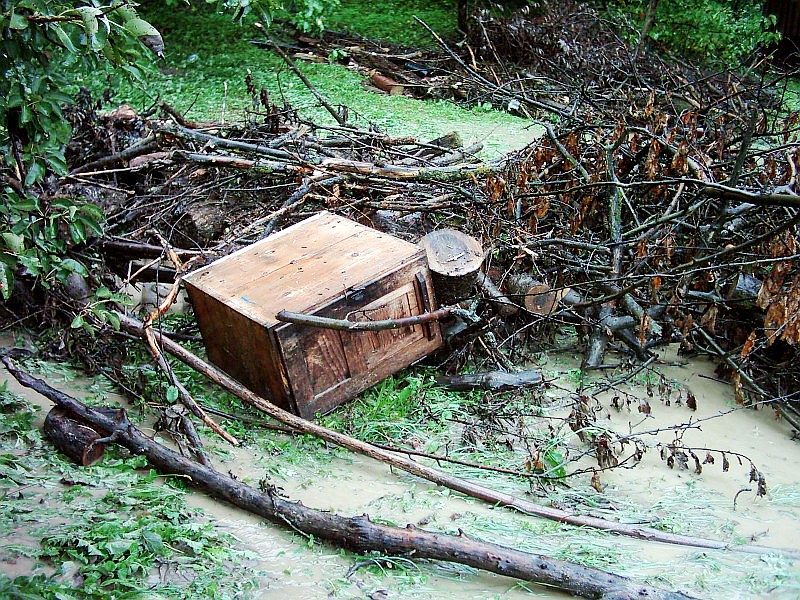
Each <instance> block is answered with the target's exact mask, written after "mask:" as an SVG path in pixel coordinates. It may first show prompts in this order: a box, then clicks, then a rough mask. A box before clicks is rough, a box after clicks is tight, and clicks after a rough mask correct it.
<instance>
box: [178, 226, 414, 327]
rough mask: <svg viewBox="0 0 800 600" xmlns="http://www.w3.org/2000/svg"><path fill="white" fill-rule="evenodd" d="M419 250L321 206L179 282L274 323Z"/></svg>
mask: <svg viewBox="0 0 800 600" xmlns="http://www.w3.org/2000/svg"><path fill="white" fill-rule="evenodd" d="M424 253H425V251H424V250H423V249H422V248H420V247H419V246H416V245H414V244H411V243H409V242H406V241H404V240H401V239H398V238H396V237H393V236H391V235H389V234H386V233H381V232H380V231H376V230H374V229H371V228H369V227H366V226H364V225H360V224H359V223H356V222H355V221H351V220H350V219H346V218H344V217H340V216H337V215H334V214H331V213H328V212H322V213H319V214H317V215H315V216H313V217H310V218H308V219H306V220H304V221H301V222H300V223H297V224H295V225H292V226H291V227H287V228H286V229H284V230H282V231H280V232H278V233H275V234H273V235H271V236H269V237H267V238H265V239H263V240H261V241H259V242H256V243H255V244H252V245H250V246H248V247H246V248H242V249H241V250H238V251H236V252H234V253H232V254H230V255H228V256H225V257H223V258H221V259H219V260H217V261H215V262H213V263H212V264H210V265H207V266H205V267H202V268H200V269H198V270H196V271H193V272H192V273H190V274H189V275H187V276H186V277H185V278H184V281H185V282H186V283H187V284H188V285H189V286H192V287H194V288H196V289H197V290H199V291H201V292H203V293H205V294H208V295H209V296H212V297H213V298H215V299H217V300H219V301H220V302H222V303H223V304H225V305H227V306H229V307H231V308H232V309H234V310H236V311H237V312H239V313H240V314H243V315H245V316H247V317H248V318H250V319H252V320H253V321H256V322H258V323H261V324H263V325H266V326H268V327H269V326H273V325H277V324H278V323H279V322H278V321H277V320H276V319H275V315H276V314H277V313H278V312H280V311H281V310H288V311H293V312H313V311H314V310H315V309H317V308H319V307H320V306H322V305H324V304H327V303H328V302H329V301H330V300H331V299H332V298H337V297H340V296H342V295H343V294H345V293H346V292H348V291H349V290H353V289H358V288H360V287H362V286H363V285H364V284H366V283H368V282H370V281H373V280H375V279H378V278H380V277H381V276H382V275H384V274H386V273H388V272H391V271H393V270H395V269H397V268H398V267H399V266H402V265H403V264H406V263H408V262H410V261H413V260H417V259H418V258H419V257H420V256H422V255H424Z"/></svg>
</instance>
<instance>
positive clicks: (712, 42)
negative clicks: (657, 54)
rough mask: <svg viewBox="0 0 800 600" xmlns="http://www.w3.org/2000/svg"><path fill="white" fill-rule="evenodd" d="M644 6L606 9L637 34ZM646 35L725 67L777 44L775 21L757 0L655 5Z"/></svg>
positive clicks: (641, 1) (633, 1)
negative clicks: (633, 28) (631, 26)
mask: <svg viewBox="0 0 800 600" xmlns="http://www.w3.org/2000/svg"><path fill="white" fill-rule="evenodd" d="M649 4H650V2H649V0H619V1H617V2H613V3H612V4H611V10H612V13H615V14H616V15H617V16H619V17H622V18H623V19H625V20H627V21H628V22H630V23H632V24H635V29H636V30H641V28H642V26H643V24H644V21H645V18H646V15H647V10H648V5H649ZM649 35H650V37H651V38H652V39H654V40H656V41H657V42H659V43H660V44H662V45H663V46H665V47H666V48H668V49H670V50H673V51H675V52H677V53H679V54H682V55H687V56H689V57H692V58H696V59H700V60H705V61H710V62H722V63H725V64H726V65H732V64H737V63H738V62H739V61H740V60H741V59H742V58H744V57H747V56H748V55H750V54H751V53H752V52H754V51H755V50H757V49H759V48H761V47H763V46H767V45H769V44H772V43H774V42H776V41H777V40H778V39H779V35H778V34H777V33H776V32H775V17H774V16H771V15H767V14H765V12H764V2H763V1H761V0H698V1H697V2H681V1H680V0H660V1H659V2H658V6H657V9H656V13H655V20H654V21H653V27H652V29H651V30H650V32H649Z"/></svg>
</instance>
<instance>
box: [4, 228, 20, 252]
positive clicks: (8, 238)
mask: <svg viewBox="0 0 800 600" xmlns="http://www.w3.org/2000/svg"><path fill="white" fill-rule="evenodd" d="M3 241H4V242H5V243H6V248H8V249H9V250H11V251H12V252H17V253H19V252H22V251H24V250H25V238H24V237H23V236H21V235H17V234H16V233H11V232H10V231H4V232H3Z"/></svg>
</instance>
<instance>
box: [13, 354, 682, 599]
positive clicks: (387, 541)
mask: <svg viewBox="0 0 800 600" xmlns="http://www.w3.org/2000/svg"><path fill="white" fill-rule="evenodd" d="M2 360H3V363H4V364H5V366H6V368H7V369H8V370H9V372H10V373H11V374H12V375H13V376H14V377H15V378H16V379H17V380H18V381H19V382H20V383H21V384H22V385H24V386H26V387H29V388H31V389H33V390H35V391H37V392H38V393H40V394H42V395H43V396H45V397H47V398H49V399H50V400H52V401H53V402H55V403H56V404H57V405H58V406H60V407H61V408H62V409H64V410H66V411H68V412H69V413H72V414H75V415H77V416H78V417H79V418H81V419H83V420H85V421H87V422H89V423H91V424H92V425H93V426H94V427H95V428H97V429H98V430H99V431H101V432H103V433H104V434H105V435H106V436H107V437H105V438H103V439H104V440H105V441H109V442H110V441H113V442H115V443H117V444H119V445H121V446H124V447H125V448H127V449H128V450H130V451H131V452H133V453H134V454H138V455H143V456H146V457H147V460H148V461H149V462H150V464H151V465H153V466H154V467H156V468H157V469H158V470H160V471H161V472H162V473H169V474H170V475H182V476H185V477H187V478H188V480H189V481H190V482H191V483H192V484H193V485H195V486H196V487H198V488H200V489H202V490H204V491H206V492H207V493H208V494H209V495H211V496H212V497H214V498H218V499H221V500H225V501H227V502H230V503H231V504H233V505H234V506H237V507H239V508H242V509H244V510H246V511H248V512H251V513H253V514H256V515H259V516H261V517H264V518H266V519H268V520H270V521H272V522H273V523H275V524H277V525H281V526H283V527H289V528H291V529H292V530H294V531H297V532H300V533H303V534H305V535H308V536H313V537H315V538H319V539H324V540H327V541H330V542H333V543H335V544H337V545H340V546H343V547H346V548H349V549H351V550H356V551H360V552H366V551H378V552H383V553H386V554H389V555H408V556H412V557H414V558H425V559H433V560H443V561H448V562H455V563H459V564H463V565H468V566H470V567H473V568H478V569H483V570H486V571H489V572H492V573H497V574H499V575H505V576H507V577H515V578H517V579H521V580H523V581H528V582H533V583H538V584H541V585H545V586H550V587H557V588H559V589H562V590H565V591H567V592H570V593H572V594H574V595H577V596H581V597H584V598H648V599H650V600H687V599H691V598H692V596H689V595H687V594H684V593H682V592H670V591H667V590H664V589H660V588H655V587H651V586H646V585H640V584H638V583H636V582H634V581H632V580H630V579H628V578H626V577H622V576H620V575H616V574H613V573H609V572H607V571H601V570H600V569H594V568H591V567H584V566H582V565H578V564H576V563H570V562H568V561H564V560H560V559H556V558H550V557H548V556H544V555H541V554H532V553H528V552H522V551H520V550H514V549H513V548H508V547H506V546H500V545H498V544H491V543H487V542H481V541H478V540H472V539H470V538H468V537H467V536H466V535H464V534H463V533H461V534H459V535H457V536H454V535H449V534H444V533H434V532H430V531H425V530H421V529H417V528H416V527H414V526H413V525H408V526H406V527H405V528H401V527H393V526H389V525H383V524H380V523H374V522H372V521H371V520H370V518H369V516H368V515H361V516H357V517H344V516H341V515H337V514H335V513H331V512H326V511H321V510H317V509H313V508H308V507H306V506H303V505H302V504H301V503H295V502H292V501H290V500H288V499H286V498H283V497H281V496H280V495H279V493H278V491H277V490H275V489H270V490H267V491H266V492H261V491H259V490H256V489H255V488H253V487H251V486H249V485H247V484H245V483H242V482H241V481H239V480H238V479H234V478H233V477H231V476H230V475H224V474H222V473H220V472H219V471H216V470H215V469H212V468H210V467H208V466H205V465H202V464H200V463H197V462H195V461H192V460H189V459H187V458H185V457H183V456H181V455H180V454H178V453H177V452H175V451H173V450H170V449H169V448H167V447H166V446H163V445H161V444H159V443H158V442H155V441H154V440H152V439H150V438H148V437H147V436H145V435H144V434H143V433H142V432H140V431H139V430H138V429H137V428H136V427H134V425H133V424H132V423H131V422H130V421H129V420H128V418H127V415H125V413H124V411H120V414H119V416H118V417H117V418H116V419H114V418H110V417H109V416H107V415H105V414H103V413H102V412H100V411H98V410H95V409H93V408H91V407H88V406H86V405H85V404H83V403H81V402H79V401H78V400H76V399H75V398H72V397H71V396H68V395H66V394H64V393H62V392H60V391H58V390H56V389H54V388H52V387H50V386H49V385H47V384H46V383H45V382H44V381H42V380H41V379H36V378H34V377H31V376H30V375H28V374H27V373H25V372H23V371H21V370H20V369H18V368H17V367H16V366H15V365H14V364H13V363H12V362H11V361H10V360H9V359H8V358H7V357H3V359H2Z"/></svg>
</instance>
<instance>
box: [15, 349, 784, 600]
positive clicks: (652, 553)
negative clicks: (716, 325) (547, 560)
mask: <svg viewBox="0 0 800 600" xmlns="http://www.w3.org/2000/svg"><path fill="white" fill-rule="evenodd" d="M677 361H678V359H677V357H674V356H669V355H668V356H665V357H664V359H663V362H664V364H662V366H660V367H659V369H658V370H659V372H661V373H662V374H663V375H664V377H665V381H667V382H668V383H669V385H670V386H671V387H672V389H673V390H674V391H673V393H672V394H671V396H670V402H669V405H667V403H666V402H665V401H662V399H661V398H659V392H658V390H657V389H656V391H655V393H654V396H653V397H648V396H647V386H646V384H645V382H643V381H634V382H632V383H629V384H627V385H626V387H625V388H624V390H622V391H624V392H627V393H629V394H631V398H632V399H637V398H647V400H648V402H649V404H650V407H651V415H649V416H646V415H643V414H642V413H640V412H639V411H638V410H637V406H638V400H636V401H634V402H632V404H630V408H628V407H627V406H625V405H623V408H622V409H621V410H617V409H615V408H612V407H611V398H612V397H613V396H614V395H615V393H614V392H609V393H607V394H605V395H604V396H603V397H602V398H601V402H600V407H601V408H600V409H599V410H598V421H597V425H598V426H601V427H606V428H608V429H612V430H614V431H616V432H631V433H632V434H638V435H639V436H640V437H641V439H642V440H643V442H644V443H645V444H646V445H647V452H646V453H645V455H644V457H643V459H642V461H641V463H640V464H639V465H638V466H636V467H635V468H630V469H628V468H618V469H615V470H612V471H608V472H604V473H602V474H601V476H600V483H601V485H602V486H603V493H602V494H599V493H597V492H593V491H591V489H590V488H589V487H588V485H587V483H588V476H584V477H585V478H584V479H582V480H579V479H574V480H568V482H567V483H568V485H569V487H563V486H560V487H557V488H556V490H555V491H554V492H553V494H552V499H553V500H554V501H557V502H566V503H567V505H571V504H574V502H575V500H576V499H580V498H582V499H583V500H584V502H583V504H580V505H578V507H577V508H578V510H580V511H584V512H587V513H589V514H593V515H595V516H603V517H606V518H609V519H615V520H620V521H625V522H643V523H648V524H651V525H653V526H657V527H661V528H666V529H669V530H671V531H675V532H677V533H684V534H688V535H697V536H702V537H710V538H715V539H723V540H726V541H728V542H739V543H758V544H762V545H766V546H772V547H776V548H777V547H783V548H788V549H794V550H800V525H798V523H800V477H799V476H798V472H797V465H798V464H800V460H798V459H800V445H798V443H797V442H796V441H793V440H792V439H791V431H790V428H789V427H788V425H787V424H786V423H785V422H783V421H779V420H776V419H775V418H774V413H773V411H772V410H771V409H769V408H765V409H762V410H736V411H734V412H731V413H729V414H724V416H719V417H718V418H709V417H714V416H717V415H721V414H723V413H726V412H728V411H730V409H731V408H733V407H734V406H735V403H734V397H733V393H732V390H731V388H730V386H729V385H727V384H725V383H723V382H719V381H717V380H716V377H715V375H714V372H713V371H714V368H713V364H712V363H711V362H709V361H705V360H702V359H692V360H691V361H688V362H686V363H685V364H683V365H682V366H677ZM542 366H543V368H544V369H545V373H546V374H548V376H550V375H553V374H559V377H560V379H559V380H558V384H559V386H560V388H559V387H556V386H554V387H553V388H551V390H550V391H548V392H547V396H548V397H549V401H551V402H552V413H551V414H552V415H555V414H558V412H559V410H562V411H563V410H565V409H562V408H559V406H561V405H562V404H563V403H564V401H565V400H566V399H568V398H569V396H570V392H571V390H572V389H574V385H575V382H574V381H570V380H569V378H568V377H567V376H566V374H567V373H568V372H574V366H575V365H574V364H570V362H569V361H567V362H566V363H565V362H563V359H562V362H559V359H557V358H556V357H554V356H551V357H549V358H546V359H545V360H544V361H543V365H542ZM2 379H8V380H9V387H10V389H11V390H12V391H14V392H17V393H21V394H23V395H24V396H26V397H27V398H29V399H30V400H31V401H33V402H35V403H37V404H39V405H40V406H43V407H44V408H45V409H46V408H47V407H48V405H49V403H48V401H46V400H43V399H42V398H41V397H39V396H38V395H36V394H33V393H31V392H30V391H29V390H27V389H24V388H21V387H20V386H18V385H17V383H16V381H14V380H13V378H10V376H8V374H7V373H5V372H4V373H3V374H2V375H0V380H2ZM51 384H52V385H54V386H55V387H58V388H60V389H63V390H64V391H66V392H67V393H72V394H74V395H76V396H77V397H81V395H82V394H83V393H84V392H82V391H81V390H83V389H85V387H86V382H85V381H73V382H70V383H65V382H63V381H59V380H58V378H53V380H51ZM654 387H655V388H658V383H657V382H656V384H655V386H654ZM662 388H663V386H662ZM679 389H681V390H684V392H683V394H684V396H683V397H685V390H689V391H691V393H692V394H693V395H694V396H695V397H696V398H697V410H696V411H692V410H690V409H689V408H688V407H687V406H686V404H685V402H682V403H680V404H678V403H677V402H676V401H675V400H676V398H677V397H678V390H679ZM621 397H624V394H621ZM117 400H120V402H121V404H123V405H124V404H125V402H124V401H123V400H122V399H120V398H117ZM623 404H624V403H623ZM548 410H549V409H548ZM43 416H44V411H42V413H41V414H40V419H39V423H41V420H42V419H43ZM690 419H691V421H692V422H695V421H696V422H698V426H697V427H696V428H688V429H686V430H685V431H684V433H683V434H682V441H683V443H684V444H685V445H687V446H691V447H694V448H709V449H712V450H727V451H729V452H738V453H741V454H744V455H746V456H747V457H749V458H750V459H752V460H753V462H754V463H755V465H756V467H757V468H758V469H759V470H760V471H761V472H762V473H763V474H764V476H765V477H766V482H767V490H768V494H767V496H766V497H762V498H759V497H757V496H756V494H755V493H754V491H742V490H743V489H745V488H753V484H752V483H750V482H749V481H748V474H749V471H750V465H749V463H748V462H745V463H744V464H743V465H740V464H739V461H738V460H737V459H736V458H735V457H734V456H732V455H729V457H728V460H729V461H730V469H729V471H728V472H723V470H722V459H721V454H720V453H719V452H711V454H712V456H714V459H715V462H714V464H704V465H702V467H703V469H702V473H700V474H697V473H695V472H694V471H693V466H694V465H693V463H691V461H690V467H692V468H690V469H688V470H681V469H678V468H673V469H670V468H669V467H668V466H667V465H666V464H665V462H664V461H663V460H662V459H661V458H660V456H659V452H658V448H657V444H658V443H661V444H668V443H670V442H671V441H673V440H674V438H675V433H674V430H667V431H662V432H660V433H657V434H652V435H649V434H646V433H645V432H649V431H652V430H656V429H663V428H669V427H672V426H674V425H676V424H681V423H687V422H689V420H690ZM148 433H152V430H150V431H148ZM287 439H289V442H288V443H290V444H291V443H292V440H291V439H290V438H287ZM566 441H567V443H568V445H570V446H573V447H574V448H575V449H576V450H577V449H579V448H580V446H581V445H580V443H579V442H578V440H577V439H570V440H566ZM213 444H216V445H217V446H218V447H219V448H220V449H222V448H223V446H222V444H221V443H218V442H213ZM213 444H212V445H213ZM696 453H697V454H698V456H700V458H701V460H703V459H704V458H705V457H706V451H705V450H696ZM313 456H314V459H306V460H295V462H292V463H290V464H286V463H285V462H282V460H283V457H282V456H281V454H280V453H277V454H275V455H273V454H271V453H267V452H263V451H260V450H259V449H258V448H257V447H256V446H246V447H242V448H233V449H230V448H225V449H224V450H223V451H221V452H217V453H216V456H215V457H214V458H213V462H214V466H215V467H216V468H217V469H219V470H220V471H223V472H227V471H231V472H232V473H233V474H234V475H236V476H237V477H238V478H240V479H242V480H244V481H247V482H249V483H251V484H252V485H257V484H258V482H259V481H260V480H262V479H264V478H265V477H266V476H267V475H268V474H270V477H269V478H268V481H269V483H270V484H272V485H275V486H278V487H279V488H280V489H282V491H283V493H285V494H286V495H287V496H288V497H290V498H292V499H293V500H298V501H302V502H303V504H305V505H307V506H311V507H314V508H319V509H323V510H330V511H335V512H337V513H341V514H343V515H360V514H364V513H366V514H369V515H370V517H371V518H372V519H373V520H379V521H381V522H388V523H394V524H397V525H399V526H405V525H406V524H408V523H412V524H415V525H416V526H417V527H421V528H427V529H432V530H438V531H446V532H451V533H458V531H459V529H460V530H462V531H463V532H464V533H465V534H466V535H469V536H471V537H475V538H480V539H484V540H486V541H491V542H495V543H500V544H505V545H508V546H512V547H515V548H518V549H521V550H526V551H529V552H540V553H543V554H549V555H552V556H557V557H560V558H567V559H572V560H579V561H585V562H587V563H588V564H591V565H593V566H599V567H601V568H607V569H608V570H611V571H615V572H618V573H620V574H624V575H628V576H631V577H634V578H637V579H639V580H643V581H644V580H646V581H647V582H648V583H650V584H653V585H660V586H662V587H666V588H671V589H681V590H684V591H686V592H689V593H692V594H695V595H696V596H698V597H702V598H725V599H726V600H729V599H732V598H762V597H763V598H767V597H769V598H800V566H798V562H800V561H791V560H789V559H787V558H785V557H783V556H781V555H780V554H778V553H776V554H767V555H763V556H758V555H748V554H739V553H733V552H723V551H708V550H702V549H697V548H687V547H677V546H670V545H665V544H659V543H652V542H645V541H641V540H635V539H630V538H624V537H621V536H615V535H612V534H608V533H603V532H597V531H593V530H588V529H579V528H575V527H566V526H562V525H559V524H557V523H553V522H551V521H547V520H544V519H540V518H536V517H528V516H524V515H520V514H516V513H514V512H512V511H509V510H505V509H495V508H492V507H490V506H487V505H485V504H483V503H480V502H478V501H476V500H473V499H469V498H464V497H462V496H460V495H458V494H456V493H450V492H449V491H448V490H444V489H442V488H437V487H436V486H434V485H432V484H430V483H428V482H427V481H424V480H421V479H418V478H415V477H412V476H410V475H407V474H405V473H403V472H398V471H396V470H392V469H389V468H388V467H386V466H385V465H383V464H381V463H378V462H376V461H373V460H371V459H368V458H365V457H362V456H354V455H351V454H348V453H346V452H343V451H339V452H320V453H317V454H314V455H313ZM581 461H582V462H579V463H578V464H579V466H591V465H592V464H593V463H592V461H591V460H590V459H589V458H584V459H581ZM595 464H596V463H595ZM276 465H277V466H280V468H275V467H276ZM573 467H574V465H570V468H571V469H572V468H573ZM276 473H278V475H276ZM470 476H473V477H476V478H477V479H479V480H482V481H483V482H484V483H486V484H487V485H492V486H498V487H500V486H501V487H502V488H503V489H504V491H512V492H514V493H517V494H520V495H524V494H525V493H526V488H525V484H524V483H519V482H514V481H510V480H508V479H507V478H506V479H502V478H498V477H497V476H494V475H493V476H490V475H486V474H480V473H478V474H477V475H476V474H475V472H474V471H471V472H470ZM737 494H738V496H737ZM186 497H187V501H188V502H189V504H190V505H192V506H193V507H197V508H201V509H202V510H203V512H204V513H205V515H206V518H207V519H208V520H209V521H210V522H212V523H214V524H215V526H216V527H218V528H219V529H220V530H222V531H225V532H227V533H229V534H231V535H232V536H233V537H234V538H235V539H236V540H237V545H238V546H239V547H241V548H242V549H245V550H247V551H249V552H250V553H252V556H253V559H252V568H253V573H254V576H256V577H257V581H258V590H257V591H256V592H254V594H253V597H255V598H264V599H268V598H281V599H282V600H287V599H294V598H296V599H301V598H302V599H315V598H320V599H321V598H373V599H379V598H380V599H382V598H444V599H448V598H452V599H454V600H455V599H468V598H475V599H493V598H504V599H505V598H508V599H517V598H539V597H541V598H562V597H563V598H566V597H568V596H566V595H565V594H562V593H560V592H557V591H554V590H548V589H546V588H541V587H536V586H529V587H526V586H524V585H522V584H520V583H519V582H517V581H515V580H512V579H508V578H505V577H500V576H495V575H492V574H488V573H483V572H477V571H475V570H473V569H469V568H466V567H461V566H454V565H446V564H435V563H430V562H425V561H420V562H416V563H415V562H412V561H410V560H409V559H408V558H407V557H391V558H390V559H389V560H388V561H385V562H377V563H376V564H373V565H370V566H362V567H360V568H358V569H356V570H355V571H354V572H353V573H351V574H350V576H349V577H346V575H347V574H348V570H349V569H351V567H353V565H355V564H356V563H358V562H360V561H363V560H364V559H365V558H366V557H359V556H356V555H353V554H351V553H345V552H342V551H340V550H338V549H337V548H334V547H333V546H329V545H326V544H321V543H319V542H318V541H317V540H309V539H306V538H305V537H303V536H302V535H301V534H299V533H296V532H292V531H288V530H286V529H282V528H280V527H278V526H275V525H272V524H270V523H266V522H264V521H263V519H260V518H258V517H255V516H252V515H249V514H247V513H245V512H244V511H241V510H239V509H236V508H234V507H231V506H229V505H227V504H225V503H221V502H218V501H216V500H214V499H212V498H209V497H208V496H206V495H204V494H201V493H187V496H186ZM534 499H535V498H534ZM734 499H736V502H735V507H734ZM540 501H542V502H546V501H547V500H546V499H544V498H541V499H540ZM7 542H8V541H7ZM31 566H32V563H31V561H29V560H26V559H19V560H17V561H16V562H5V563H0V569H2V571H3V572H5V573H7V574H9V575H19V574H24V572H25V571H26V569H30V568H31Z"/></svg>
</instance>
